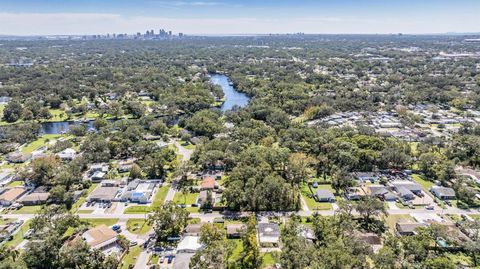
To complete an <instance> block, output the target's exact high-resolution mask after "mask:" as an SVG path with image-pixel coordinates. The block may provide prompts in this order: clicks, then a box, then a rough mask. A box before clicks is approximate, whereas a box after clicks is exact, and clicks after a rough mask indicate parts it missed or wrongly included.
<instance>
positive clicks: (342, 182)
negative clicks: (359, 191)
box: [332, 169, 355, 194]
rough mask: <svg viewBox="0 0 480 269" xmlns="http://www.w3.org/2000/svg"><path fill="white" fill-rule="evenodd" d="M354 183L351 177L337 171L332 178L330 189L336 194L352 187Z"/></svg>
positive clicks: (341, 170)
mask: <svg viewBox="0 0 480 269" xmlns="http://www.w3.org/2000/svg"><path fill="white" fill-rule="evenodd" d="M354 183H355V181H354V180H353V177H352V176H351V175H350V173H348V172H347V171H346V170H344V169H339V170H337V171H336V172H335V174H333V176H332V187H333V189H335V192H336V193H337V194H339V193H340V191H343V190H345V189H346V188H349V187H353V186H354Z"/></svg>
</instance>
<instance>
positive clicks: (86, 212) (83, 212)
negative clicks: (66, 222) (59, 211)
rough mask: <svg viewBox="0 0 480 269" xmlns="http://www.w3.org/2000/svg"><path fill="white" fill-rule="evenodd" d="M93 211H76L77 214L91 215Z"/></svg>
mask: <svg viewBox="0 0 480 269" xmlns="http://www.w3.org/2000/svg"><path fill="white" fill-rule="evenodd" d="M93 211H95V210H92V209H85V210H77V214H91V213H93Z"/></svg>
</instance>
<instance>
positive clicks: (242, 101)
mask: <svg viewBox="0 0 480 269" xmlns="http://www.w3.org/2000/svg"><path fill="white" fill-rule="evenodd" d="M210 81H211V82H212V83H213V84H215V85H219V86H220V87H222V90H223V92H224V93H225V102H224V103H223V104H222V106H221V107H220V110H221V111H228V110H231V109H232V108H233V107H234V106H238V107H244V106H246V105H248V101H250V97H248V95H246V94H245V93H243V92H239V91H237V90H236V89H235V88H234V87H233V86H232V85H230V80H229V79H228V77H227V76H225V75H221V74H210Z"/></svg>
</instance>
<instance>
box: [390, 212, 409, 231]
mask: <svg viewBox="0 0 480 269" xmlns="http://www.w3.org/2000/svg"><path fill="white" fill-rule="evenodd" d="M386 221H387V225H388V227H389V228H390V231H391V232H395V224H396V223H397V222H409V221H411V222H413V221H414V219H413V217H412V216H410V215H388V217H387V220H386Z"/></svg>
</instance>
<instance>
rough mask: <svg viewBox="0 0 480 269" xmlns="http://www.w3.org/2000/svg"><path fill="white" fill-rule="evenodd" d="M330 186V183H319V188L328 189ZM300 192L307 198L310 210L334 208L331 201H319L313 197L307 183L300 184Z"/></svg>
mask: <svg viewBox="0 0 480 269" xmlns="http://www.w3.org/2000/svg"><path fill="white" fill-rule="evenodd" d="M329 187H330V185H318V188H319V189H321V188H324V189H328V188H329ZM330 188H331V187H330ZM300 192H301V193H302V196H303V198H304V199H305V202H306V203H307V206H308V209H310V210H331V209H332V204H331V203H328V202H322V203H319V202H317V201H316V200H315V199H314V198H313V197H310V196H311V195H312V192H311V191H310V189H309V187H308V185H307V184H302V185H301V186H300Z"/></svg>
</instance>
